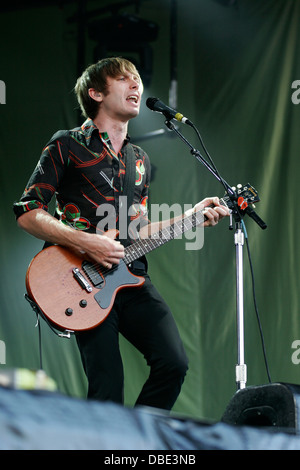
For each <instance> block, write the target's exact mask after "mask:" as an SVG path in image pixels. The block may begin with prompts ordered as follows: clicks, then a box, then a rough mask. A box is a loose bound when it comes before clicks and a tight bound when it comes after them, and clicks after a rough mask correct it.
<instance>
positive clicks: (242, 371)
mask: <svg viewBox="0 0 300 470" xmlns="http://www.w3.org/2000/svg"><path fill="white" fill-rule="evenodd" d="M165 125H166V126H167V127H168V129H170V130H171V131H174V132H175V133H176V134H177V135H178V137H179V138H180V139H181V140H182V141H183V142H184V143H185V144H186V145H187V146H188V147H189V148H190V151H191V154H192V155H193V156H194V157H195V158H196V159H197V160H198V161H199V162H200V163H202V164H203V165H204V166H205V167H206V168H207V169H208V170H209V171H210V173H212V174H213V176H214V177H215V178H216V179H217V180H218V181H219V182H220V183H221V184H222V185H223V187H224V188H225V192H226V193H227V195H228V197H229V199H230V201H231V203H232V206H233V209H232V214H231V222H230V227H229V228H230V229H231V230H232V229H233V227H232V217H233V218H234V220H235V234H234V244H235V255H236V321H237V364H236V367H235V377H236V385H237V389H243V388H245V387H246V383H247V365H246V364H245V353H244V349H245V343H244V279H243V270H244V268H243V247H244V232H243V229H242V227H243V220H242V219H243V215H244V214H245V213H247V214H248V215H249V216H250V217H251V218H252V219H253V220H255V222H256V223H257V224H258V225H259V226H260V227H261V228H262V229H265V228H266V227H267V225H266V224H265V222H263V221H262V219H261V218H260V217H259V216H258V215H257V214H256V213H255V212H254V210H253V209H252V208H250V207H249V206H248V207H247V209H246V210H245V211H244V214H243V213H242V212H241V210H240V209H239V206H238V203H237V195H236V192H235V191H234V190H233V188H232V187H231V186H230V185H229V184H228V183H226V181H225V180H224V179H223V178H222V177H221V176H220V175H219V174H218V172H217V171H216V170H215V169H214V168H212V166H211V165H210V164H209V163H208V162H207V161H206V160H205V158H204V157H203V156H202V155H201V153H200V152H199V150H197V149H195V148H194V147H193V146H192V145H191V144H190V142H189V141H188V140H187V139H186V138H185V137H184V136H183V135H182V134H181V133H180V132H179V130H178V129H177V128H176V127H175V126H174V124H173V123H172V122H171V121H170V119H167V120H166V121H165ZM248 209H249V210H248Z"/></svg>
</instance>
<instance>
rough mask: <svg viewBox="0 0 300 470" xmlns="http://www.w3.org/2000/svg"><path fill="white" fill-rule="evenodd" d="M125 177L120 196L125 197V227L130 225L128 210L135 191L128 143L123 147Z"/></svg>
mask: <svg viewBox="0 0 300 470" xmlns="http://www.w3.org/2000/svg"><path fill="white" fill-rule="evenodd" d="M124 150H125V152H124V153H125V165H126V171H125V177H124V182H123V192H122V195H123V196H126V197H127V227H129V224H130V215H129V212H130V211H129V208H130V207H131V206H132V204H133V196H134V190H135V178H136V163H135V161H136V156H135V152H134V150H133V146H132V145H131V144H130V143H129V144H127V145H126V147H125V149H124ZM124 242H125V243H123V244H124V245H125V246H126V245H128V244H129V241H128V240H124Z"/></svg>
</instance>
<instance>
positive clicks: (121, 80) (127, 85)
mask: <svg viewBox="0 0 300 470" xmlns="http://www.w3.org/2000/svg"><path fill="white" fill-rule="evenodd" d="M142 93H143V85H142V82H141V79H140V77H139V76H138V75H135V74H132V73H130V72H126V73H125V74H124V75H120V76H119V77H116V78H112V77H107V91H106V93H105V94H103V93H102V94H101V98H102V100H101V106H100V108H101V113H105V114H107V115H108V116H110V117H112V118H116V119H119V120H122V121H128V120H129V119H132V118H134V117H135V116H137V115H138V114H139V110H140V104H141V96H142Z"/></svg>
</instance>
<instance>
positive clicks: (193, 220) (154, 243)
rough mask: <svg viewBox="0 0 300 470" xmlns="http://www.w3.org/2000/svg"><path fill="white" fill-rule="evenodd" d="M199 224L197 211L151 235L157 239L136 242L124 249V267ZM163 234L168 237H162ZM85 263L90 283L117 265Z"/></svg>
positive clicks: (200, 212) (111, 270) (116, 267)
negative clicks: (106, 265) (90, 271)
mask: <svg viewBox="0 0 300 470" xmlns="http://www.w3.org/2000/svg"><path fill="white" fill-rule="evenodd" d="M199 215H200V216H201V220H199ZM201 222H203V214H202V211H199V213H194V214H192V215H191V216H189V217H186V218H182V219H181V220H179V221H177V222H175V223H174V224H172V225H171V226H168V227H164V228H163V229H161V230H159V231H158V232H156V233H155V234H154V235H153V237H157V236H158V238H151V237H149V238H147V239H144V240H143V239H142V240H138V241H137V242H136V243H135V244H134V245H129V246H128V247H126V248H125V257H124V260H125V261H124V262H125V264H126V265H127V264H130V262H133V261H134V260H136V259H138V258H139V257H140V256H142V255H144V254H146V253H149V252H150V251H152V250H153V249H155V248H157V247H158V246H159V245H160V244H161V242H162V240H163V244H164V243H166V242H167V241H169V240H173V239H174V238H176V236H177V235H179V234H181V233H182V232H183V231H187V230H189V229H191V228H194V227H195V226H197V225H199V224H200V223H201ZM188 223H189V224H190V227H188V226H187V224H188ZM182 226H184V230H182ZM176 229H177V232H176ZM172 231H173V233H172ZM165 234H167V235H169V236H167V237H164V235H165ZM148 245H151V246H150V249H148ZM146 248H147V249H146ZM139 250H141V252H139V253H138V255H136V251H139ZM126 251H127V253H126ZM132 256H133V259H131V258H132ZM126 258H127V260H126ZM128 258H129V259H128ZM87 263H89V265H88V267H87V270H88V269H90V270H94V273H88V272H87V270H84V269H83V270H84V272H85V273H86V275H87V276H88V277H89V279H90V280H91V281H92V282H93V280H94V281H95V276H98V275H100V276H101V275H102V276H105V275H106V274H107V273H109V272H114V271H115V270H117V269H118V265H113V266H112V267H111V268H106V267H104V266H102V265H101V264H100V263H93V262H89V261H87ZM95 271H96V272H95ZM99 271H100V272H99ZM93 284H94V282H93Z"/></svg>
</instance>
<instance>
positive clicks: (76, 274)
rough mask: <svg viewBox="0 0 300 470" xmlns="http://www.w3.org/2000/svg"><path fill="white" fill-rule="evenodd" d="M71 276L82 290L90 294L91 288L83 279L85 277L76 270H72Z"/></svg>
mask: <svg viewBox="0 0 300 470" xmlns="http://www.w3.org/2000/svg"><path fill="white" fill-rule="evenodd" d="M72 271H73V275H74V277H75V279H76V281H77V282H78V284H80V285H81V287H82V288H83V289H85V290H86V291H87V292H92V290H93V288H92V286H91V285H90V284H89V283H88V281H87V280H86V279H85V277H84V276H83V275H82V274H81V272H80V271H79V269H78V268H73V270H72Z"/></svg>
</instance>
